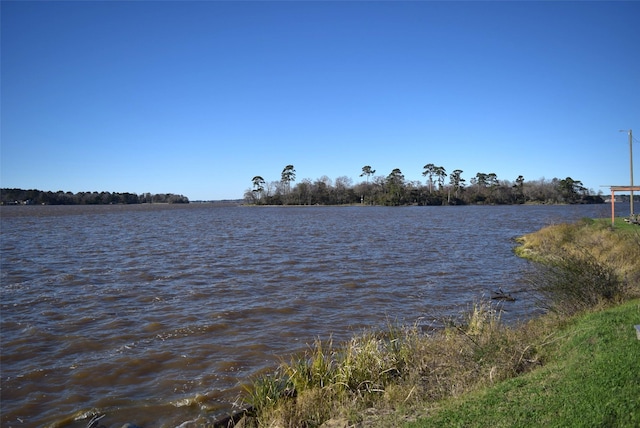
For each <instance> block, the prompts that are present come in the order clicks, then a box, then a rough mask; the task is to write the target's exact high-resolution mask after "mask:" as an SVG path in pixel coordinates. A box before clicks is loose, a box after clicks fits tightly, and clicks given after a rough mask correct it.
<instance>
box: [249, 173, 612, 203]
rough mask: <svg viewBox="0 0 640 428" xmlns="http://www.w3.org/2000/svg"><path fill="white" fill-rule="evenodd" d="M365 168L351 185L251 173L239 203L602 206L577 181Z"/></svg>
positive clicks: (340, 181) (342, 179) (324, 178)
mask: <svg viewBox="0 0 640 428" xmlns="http://www.w3.org/2000/svg"><path fill="white" fill-rule="evenodd" d="M375 173H376V170H375V169H373V168H372V167H371V166H370V165H365V166H363V167H362V173H361V174H360V177H364V180H363V181H362V182H360V183H356V184H354V183H353V180H352V179H351V178H349V177H347V176H341V177H338V178H336V179H335V180H331V179H330V178H329V177H327V176H326V175H325V176H322V177H320V178H318V179H316V180H311V179H308V178H305V179H303V180H301V181H300V182H298V183H296V184H295V185H293V183H294V182H295V180H296V170H295V168H294V166H293V165H287V166H285V167H284V169H283V170H282V172H281V174H280V180H275V181H269V182H268V181H266V180H265V179H264V178H263V177H262V176H260V175H256V176H254V177H253V178H252V179H251V183H252V188H250V189H247V190H246V191H245V194H244V200H245V202H246V203H248V204H255V205H343V204H365V205H387V206H398V205H469V204H495V205H499V204H524V203H542V204H559V203H566V204H592V203H603V202H604V199H603V198H602V196H601V195H600V194H598V195H596V194H594V193H593V191H591V190H589V189H587V188H585V187H584V186H583V184H582V182H581V181H580V180H574V179H572V178H571V177H566V178H563V179H558V178H553V179H551V180H546V179H544V178H542V179H538V180H532V181H526V180H525V179H524V177H523V176H522V175H520V176H518V177H516V178H515V179H514V180H513V181H510V180H503V179H499V178H498V176H497V175H496V174H495V173H493V172H490V173H484V172H478V173H476V175H474V176H473V177H471V178H470V179H469V182H467V180H466V179H465V178H463V176H462V174H463V171H462V170H460V169H456V170H453V171H452V172H451V173H447V171H446V169H445V168H444V167H442V166H437V165H435V164H431V163H430V164H426V165H425V166H424V169H423V171H422V176H423V177H425V182H424V183H422V182H420V181H409V180H406V179H405V177H404V174H403V173H402V171H401V170H400V169H399V168H395V169H393V170H392V171H391V172H390V173H389V174H388V175H386V176H385V175H375Z"/></svg>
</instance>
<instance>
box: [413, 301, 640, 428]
mask: <svg viewBox="0 0 640 428" xmlns="http://www.w3.org/2000/svg"><path fill="white" fill-rule="evenodd" d="M635 324H640V300H634V301H631V302H627V303H625V304H623V305H621V306H618V307H615V308H612V309H608V310H605V311H600V312H595V313H590V314H588V315H584V316H581V317H578V318H575V319H572V320H571V321H569V323H568V325H566V326H565V327H564V328H563V329H561V330H559V331H558V332H557V333H556V334H555V335H554V337H552V338H550V339H549V343H548V344H547V345H546V346H547V348H548V349H547V352H548V355H547V357H546V358H547V362H546V364H545V365H544V366H543V367H541V368H539V369H536V370H535V371H533V372H530V373H528V374H525V375H522V376H520V377H517V378H514V379H510V380H506V381H504V382H502V383H500V384H499V385H497V386H494V387H491V388H487V389H483V390H482V391H480V392H476V393H473V394H470V395H465V396H463V397H462V398H458V399H452V400H449V401H447V402H445V403H444V404H443V405H442V407H441V408H440V409H437V410H434V411H433V414H432V415H431V416H430V417H428V418H424V419H421V420H418V421H416V422H414V423H409V424H407V425H406V427H407V428H409V427H411V428H427V427H443V426H447V427H487V426H493V427H569V426H570V427H638V426H640V341H638V340H637V338H636V333H635V329H634V327H633V326H634V325H635Z"/></svg>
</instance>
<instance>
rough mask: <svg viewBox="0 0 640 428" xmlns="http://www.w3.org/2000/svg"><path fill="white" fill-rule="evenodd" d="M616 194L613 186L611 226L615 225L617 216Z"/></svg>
mask: <svg viewBox="0 0 640 428" xmlns="http://www.w3.org/2000/svg"><path fill="white" fill-rule="evenodd" d="M615 195H616V191H615V190H613V188H611V227H613V226H614V224H615V218H616V215H615V210H616V209H615V200H614V198H615Z"/></svg>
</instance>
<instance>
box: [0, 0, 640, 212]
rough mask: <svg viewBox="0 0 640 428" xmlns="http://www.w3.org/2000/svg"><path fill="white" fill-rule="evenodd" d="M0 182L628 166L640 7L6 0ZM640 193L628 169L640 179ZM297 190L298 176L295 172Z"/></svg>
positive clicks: (636, 112) (76, 185)
mask: <svg viewBox="0 0 640 428" xmlns="http://www.w3.org/2000/svg"><path fill="white" fill-rule="evenodd" d="M0 15H1V40H0V42H1V51H0V52H1V63H0V70H1V74H0V84H1V92H0V101H1V103H0V107H1V110H0V119H1V123H0V125H1V127H0V187H5V188H7V187H8V188H14V187H15V188H23V189H39V190H47V191H48V190H50V191H58V190H63V191H65V192H66V191H71V192H74V193H76V192H80V191H98V192H100V191H110V192H131V193H138V194H140V193H146V192H151V193H176V194H182V195H185V196H187V197H188V198H189V199H190V200H220V199H239V198H242V197H243V195H244V192H245V191H246V190H248V189H250V188H251V186H252V182H251V179H252V178H253V177H254V176H256V175H260V176H262V177H263V178H264V179H265V180H266V181H277V180H279V179H280V174H281V172H282V170H283V168H284V167H285V166H286V165H289V164H291V165H294V167H295V170H296V182H300V181H301V180H302V179H305V178H308V179H311V180H312V181H315V180H316V179H319V178H320V177H322V176H327V177H329V178H330V179H332V180H335V179H336V178H337V177H344V176H346V177H349V178H351V179H352V180H353V183H354V184H356V183H359V182H361V181H364V177H360V174H361V172H362V167H363V166H365V165H370V166H371V167H372V168H373V169H374V170H375V171H376V174H375V175H376V176H378V175H380V176H387V175H388V174H389V173H390V172H391V171H392V170H393V169H394V168H399V169H400V170H401V171H402V173H403V174H404V176H405V178H406V179H407V180H409V181H421V182H422V183H425V177H423V176H422V172H423V170H424V169H423V167H424V165H426V164H429V163H433V164H435V165H438V166H443V167H444V168H445V170H446V172H447V173H450V172H451V171H453V170H455V169H461V170H462V171H463V173H462V178H464V179H465V180H466V181H467V183H469V181H470V179H471V178H472V177H474V176H475V175H476V174H477V173H478V172H483V173H495V174H497V176H498V179H501V180H510V181H514V180H515V179H516V177H518V176H519V175H522V176H523V177H524V178H525V180H539V179H541V178H544V179H547V180H551V179H553V178H555V177H557V178H565V177H571V178H573V179H574V180H580V181H581V182H582V183H583V185H584V186H586V187H587V188H590V189H592V190H593V191H594V192H598V191H602V192H603V193H604V194H608V192H609V190H608V188H607V187H601V186H606V185H627V184H629V181H630V177H629V175H630V174H629V169H630V168H629V136H628V132H626V131H625V132H619V131H620V130H629V129H633V130H636V134H635V135H636V136H634V140H635V143H634V145H633V148H634V151H635V153H634V163H635V164H636V165H638V166H639V167H640V159H639V157H640V156H639V155H638V153H640V144H638V141H640V2H553V1H552V2H483V1H480V2H431V1H412V2H402V1H394V2H385V1H376V2H368V1H351V2H346V1H322V2H320V1H319V2H313V1H281V2H280V1H259V2H250V1H236V2H218V1H193V2H190V1H183V2H177V1H176V2H173V1H133V2H128V1H117V2H93V1H78V2H76V1H68V2H55V1H47V2H41V1H33V2H31V1H2V3H1V6H0ZM635 183H636V184H640V173H637V174H636V181H635ZM294 184H295V183H294Z"/></svg>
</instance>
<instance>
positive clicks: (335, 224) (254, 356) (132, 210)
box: [0, 204, 624, 428]
mask: <svg viewBox="0 0 640 428" xmlns="http://www.w3.org/2000/svg"><path fill="white" fill-rule="evenodd" d="M609 209H610V208H609V206H608V205H597V206H505V207H405V208H383V207H280V208H275V207H270V208H268V207H264V208H250V207H235V206H233V207H230V206H227V207H220V206H214V205H204V204H191V205H187V206H169V205H153V206H150V205H136V206H93V207H91V206H84V207H83V206H71V207H54V206H37V207H32V206H23V207H20V206H18V207H2V211H0V213H1V215H2V217H1V226H2V227H1V238H2V240H1V246H2V247H1V248H2V253H1V254H2V259H1V268H2V269H1V290H2V296H1V297H2V299H1V322H2V324H1V327H2V329H1V333H2V343H1V344H2V361H1V363H2V365H1V381H2V386H1V400H2V409H1V410H2V411H1V413H2V416H1V417H2V419H1V422H2V426H3V427H11V426H21V427H35V426H47V425H54V424H55V425H59V426H72V427H76V426H77V427H86V426H87V423H88V420H89V418H90V417H91V415H93V414H94V413H98V412H99V413H104V414H105V415H106V416H105V417H104V418H103V419H102V420H101V421H100V422H101V424H103V425H105V426H107V427H120V426H122V425H123V423H126V422H130V423H135V424H137V425H140V426H142V427H145V428H147V427H175V426H178V425H180V424H182V423H184V422H185V421H196V422H197V423H198V424H204V423H206V422H207V421H213V420H215V419H217V418H218V417H220V416H221V415H224V414H226V413H227V412H230V411H232V409H233V406H232V403H233V401H234V399H235V398H236V397H237V396H238V394H239V391H240V385H241V384H242V383H243V382H246V380H247V378H248V377H250V376H252V375H255V374H257V373H259V372H260V371H261V370H265V369H269V368H272V367H273V366H274V365H275V364H277V362H278V361H279V359H280V358H282V357H286V356H288V355H290V354H292V353H295V352H298V351H300V350H303V349H305V347H306V345H307V344H308V343H311V342H313V340H314V339H315V338H317V337H321V338H328V337H329V335H333V338H334V341H339V340H344V339H347V338H348V337H350V336H351V335H352V334H354V332H360V331H362V330H363V329H365V328H366V329H369V328H377V327H383V326H384V325H385V324H386V322H387V320H388V319H390V318H391V319H393V320H398V321H399V322H403V323H409V324H410V323H414V322H416V321H417V322H419V323H421V324H424V325H430V324H433V323H436V322H437V320H439V319H442V317H444V316H448V315H456V314H459V313H460V311H462V310H464V309H465V308H467V307H468V305H469V304H471V303H473V301H474V300H475V299H477V298H479V297H480V296H482V295H483V294H485V295H487V294H489V293H490V292H491V291H493V290H495V289H497V288H498V287H501V288H503V289H505V290H508V291H509V292H511V294H513V295H514V296H515V297H522V298H519V299H518V300H517V301H516V302H514V303H512V304H510V305H509V306H506V305H505V309H506V310H507V311H508V312H507V313H506V314H505V316H506V317H507V318H508V319H511V320H516V319H521V318H525V317H527V316H528V315H530V314H531V313H532V311H533V309H534V308H533V307H532V306H531V305H530V303H529V302H528V301H527V299H526V297H525V296H524V293H523V291H524V290H523V285H522V281H521V271H522V268H523V266H524V265H525V264H526V262H525V261H523V260H520V259H518V258H517V257H515V256H514V255H513V251H512V250H513V247H514V246H515V243H514V242H513V238H514V237H516V236H519V235H522V234H524V233H528V232H532V231H534V230H537V229H539V228H540V227H542V226H545V225H548V224H551V223H557V222H565V221H573V220H576V219H579V218H581V217H607V216H608V215H610V214H609V212H610V211H609ZM617 210H618V211H619V214H620V215H623V214H624V212H623V211H624V207H623V206H620V207H618V208H617Z"/></svg>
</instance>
